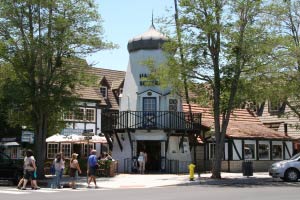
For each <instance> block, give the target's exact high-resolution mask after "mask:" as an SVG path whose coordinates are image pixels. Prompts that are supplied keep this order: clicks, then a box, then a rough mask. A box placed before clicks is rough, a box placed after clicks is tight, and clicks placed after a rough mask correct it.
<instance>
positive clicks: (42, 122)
mask: <svg viewBox="0 0 300 200" xmlns="http://www.w3.org/2000/svg"><path fill="white" fill-rule="evenodd" d="M39 116H40V118H39V119H38V120H37V122H38V123H37V125H36V127H37V128H36V130H37V132H36V140H35V155H36V156H35V158H36V163H37V174H38V179H43V178H45V172H44V164H45V150H46V136H47V132H48V131H47V128H48V127H47V126H48V123H47V120H48V119H47V115H46V114H42V113H41V114H40V115H39Z"/></svg>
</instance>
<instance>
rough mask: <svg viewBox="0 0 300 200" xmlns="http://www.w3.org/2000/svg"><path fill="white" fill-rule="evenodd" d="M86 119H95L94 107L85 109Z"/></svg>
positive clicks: (92, 120)
mask: <svg viewBox="0 0 300 200" xmlns="http://www.w3.org/2000/svg"><path fill="white" fill-rule="evenodd" d="M85 118H86V120H87V121H91V122H94V121H95V110H94V109H86V116H85Z"/></svg>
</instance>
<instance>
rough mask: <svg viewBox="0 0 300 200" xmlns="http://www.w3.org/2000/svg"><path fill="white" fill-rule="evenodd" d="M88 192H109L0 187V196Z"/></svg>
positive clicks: (79, 189) (80, 189)
mask: <svg viewBox="0 0 300 200" xmlns="http://www.w3.org/2000/svg"><path fill="white" fill-rule="evenodd" d="M88 190H109V189H107V188H98V189H93V188H92V189H90V188H77V189H76V190H73V189H72V188H63V189H51V188H41V189H39V190H31V189H30V188H28V189H27V190H18V189H16V188H9V187H0V196H1V194H3V195H4V194H15V195H20V194H21V195H26V194H32V193H57V192H66V191H72V192H83V191H88Z"/></svg>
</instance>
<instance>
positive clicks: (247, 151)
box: [244, 143, 255, 160]
mask: <svg viewBox="0 0 300 200" xmlns="http://www.w3.org/2000/svg"><path fill="white" fill-rule="evenodd" d="M244 158H245V159H250V160H252V159H255V144H247V143H245V144H244Z"/></svg>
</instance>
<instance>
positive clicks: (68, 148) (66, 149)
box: [61, 143, 71, 158]
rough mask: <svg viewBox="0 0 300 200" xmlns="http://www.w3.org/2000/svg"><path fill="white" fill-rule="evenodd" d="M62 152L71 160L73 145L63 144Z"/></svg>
mask: <svg viewBox="0 0 300 200" xmlns="http://www.w3.org/2000/svg"><path fill="white" fill-rule="evenodd" d="M61 152H62V153H63V155H64V157H65V158H70V157H71V144H70V143H63V144H61Z"/></svg>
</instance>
